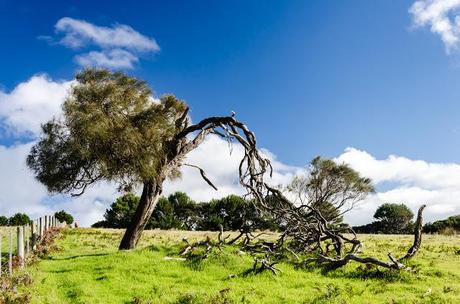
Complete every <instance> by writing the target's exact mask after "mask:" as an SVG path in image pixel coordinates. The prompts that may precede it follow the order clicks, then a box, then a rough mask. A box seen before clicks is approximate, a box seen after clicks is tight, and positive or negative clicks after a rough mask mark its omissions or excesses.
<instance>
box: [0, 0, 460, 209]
mask: <svg viewBox="0 0 460 304" xmlns="http://www.w3.org/2000/svg"><path fill="white" fill-rule="evenodd" d="M415 2H418V3H419V5H421V6H423V5H425V6H423V7H422V13H427V16H428V20H425V19H423V18H422V17H423V16H424V15H423V14H420V16H422V17H421V18H422V19H423V20H422V19H420V20H422V21H420V22H419V23H418V24H417V22H416V21H414V20H415V19H416V17H417V16H416V15H415V14H414V13H411V12H409V10H410V9H411V7H413V6H414V3H415ZM434 2H435V3H436V2H437V3H438V4H439V5H440V6H441V7H443V5H444V7H445V3H446V1H445V0H436V1H434ZM453 2H455V1H453ZM430 3H432V2H430V1H424V0H422V1H415V0H410V1H402V0H401V1H386V0H385V1H383V0H375V1H368V0H356V1H327V0H319V1H231V2H230V1H136V2H132V3H126V2H123V3H122V2H120V3H117V2H116V1H40V2H36V1H9V0H0V28H2V29H3V30H2V31H1V32H0V42H1V48H0V67H1V68H0V93H1V92H3V94H5V96H6V95H11V94H12V92H13V91H14V90H15V88H17V86H18V85H20V84H21V83H25V82H27V81H28V80H30V79H31V77H33V76H34V75H39V74H46V75H48V76H47V77H48V79H49V80H50V81H55V82H59V81H68V80H71V79H72V77H73V75H74V74H75V72H76V71H77V70H79V69H80V68H81V66H80V65H79V64H78V63H77V61H78V59H77V58H78V56H82V54H87V53H89V52H91V51H96V52H99V51H101V50H107V48H105V47H101V46H100V45H97V43H85V44H83V45H82V46H81V47H80V48H79V49H73V48H70V47H69V45H67V46H66V45H65V44H63V43H62V40H60V39H62V38H63V36H65V35H66V32H65V31H59V30H56V28H57V26H56V25H57V23H58V21H59V20H61V19H62V18H64V17H68V18H71V20H78V21H84V22H87V23H88V24H92V25H94V26H104V27H108V28H116V27H119V26H120V25H127V26H129V27H131V28H132V29H133V31H135V32H137V33H139V34H141V35H142V36H143V37H147V38H148V39H151V41H153V40H154V41H155V42H156V43H157V45H158V46H159V50H156V49H155V50H154V49H153V48H152V49H150V50H148V51H145V50H144V51H139V50H135V51H133V54H134V56H136V58H137V59H136V60H138V61H134V63H133V64H132V66H131V67H129V68H124V70H125V71H127V72H128V73H130V74H133V75H136V76H138V77H140V78H143V79H146V80H147V81H148V82H149V84H150V85H151V86H152V87H153V89H154V90H155V92H156V93H157V94H159V95H161V94H163V93H174V94H176V95H177V96H178V97H180V98H182V99H185V100H186V101H187V102H188V103H189V104H190V106H191V111H192V112H191V113H192V118H193V119H194V120H198V119H200V118H202V117H205V116H209V115H225V114H229V113H230V111H235V112H236V113H237V116H238V117H239V119H241V120H242V121H244V122H246V123H247V124H248V125H249V126H250V128H251V129H252V130H254V131H255V132H256V135H257V137H258V139H259V143H260V145H261V146H262V147H264V148H266V149H268V150H269V151H270V152H271V153H273V154H274V155H276V157H277V159H278V160H280V161H281V162H282V163H283V164H289V166H292V167H299V166H303V165H305V164H306V163H307V162H308V161H309V160H310V159H312V158H313V157H314V156H316V155H322V156H325V157H330V158H333V157H339V158H340V157H342V158H343V159H346V156H347V155H349V154H346V153H347V152H344V151H345V149H346V148H348V147H353V148H354V150H352V151H360V152H363V153H364V152H365V153H367V154H368V155H369V156H371V157H373V158H374V159H375V160H381V161H388V162H391V159H390V158H389V155H392V154H394V155H398V156H401V157H404V159H407V160H410V161H413V162H416V160H422V161H423V162H425V163H426V164H428V165H430V164H446V165H449V164H450V165H456V163H459V162H460V120H459V117H460V102H459V100H460V85H458V83H459V80H460V62H459V60H458V59H459V56H458V51H457V50H456V47H457V45H456V44H457V42H456V40H455V39H454V38H456V37H449V36H448V34H449V32H448V31H447V32H446V31H445V29H441V30H439V29H433V28H434V27H435V25H436V22H438V21H439V20H440V18H441V21H443V19H442V17H445V18H446V17H447V18H453V17H454V16H455V15H456V13H457V11H458V8H459V7H460V4H458V3H457V4H455V5H454V6H453V7H449V6H447V7H446V8H445V11H444V15H442V14H441V15H439V14H438V13H439V11H438V12H436V9H438V8H437V7H434V8H432V7H427V5H428V4H430ZM430 10H431V11H433V10H434V11H435V14H434V15H433V14H431V15H430V14H429V13H430V12H431V11H430ZM442 12H443V11H442V10H441V13H442ZM436 14H437V15H436ZM432 15H433V16H434V17H433V18H431V17H429V16H432ZM440 16H441V17H440ZM429 18H431V19H429ZM449 20H450V19H449ZM430 22H431V23H430ZM451 32H452V33H454V35H457V34H458V32H456V31H455V30H452V31H451ZM449 39H450V40H449ZM86 42H87V41H86ZM126 49H127V50H129V49H128V48H126ZM129 51H130V52H131V50H129ZM1 102H2V101H1V95H0V105H1ZM0 111H1V107H0ZM0 119H3V125H1V124H0V130H3V131H0V146H3V147H4V148H5V149H12V147H15V146H17V145H18V143H19V144H27V143H30V142H31V141H33V140H34V136H33V135H32V136H31V135H30V134H29V135H25V134H24V132H22V133H21V132H19V133H15V132H13V133H12V132H9V131H7V129H8V127H10V128H11V125H9V126H5V123H4V122H5V120H7V119H8V116H7V114H4V113H3V114H2V113H0ZM0 121H1V120H0ZM349 152H350V151H349ZM344 155H345V156H344ZM0 159H1V156H0ZM409 167H411V166H409ZM372 174H373V173H370V175H372ZM398 174H399V173H398ZM398 174H396V175H397V176H400V175H401V174H399V175H398ZM434 175H436V174H434ZM398 178H399V179H398V180H397V183H399V184H401V183H403V186H404V187H406V188H407V187H412V186H414V185H415V186H420V185H419V184H417V183H416V182H414V180H418V179H417V177H412V180H411V181H410V182H409V183H407V178H406V179H404V178H400V177H398ZM377 179H378V178H377ZM384 182H390V183H392V182H394V181H393V180H389V181H388V180H385V181H384ZM404 182H406V183H405V184H404ZM382 183H383V181H382ZM382 187H383V186H382ZM424 189H425V188H424ZM433 189H434V188H433V187H431V186H429V187H426V189H425V190H427V191H432V190H433ZM385 190H387V189H385ZM435 190H438V189H437V188H435ZM459 191H460V187H459ZM450 195H451V196H450V197H453V196H452V193H451V194H450ZM40 200H41V201H47V202H48V199H47V198H46V199H45V198H43V197H42V198H40ZM448 200H449V201H450V202H451V204H453V205H458V203H457V202H452V199H448ZM0 203H1V197H0ZM414 206H415V203H414ZM454 210H459V209H457V207H455V208H454ZM0 211H1V208H0ZM452 212H454V211H452V210H451V211H446V212H444V213H442V214H443V215H445V214H449V213H452Z"/></svg>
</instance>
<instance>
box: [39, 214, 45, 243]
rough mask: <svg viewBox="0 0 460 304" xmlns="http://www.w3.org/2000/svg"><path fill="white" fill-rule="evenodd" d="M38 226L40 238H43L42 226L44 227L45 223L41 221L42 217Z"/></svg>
mask: <svg viewBox="0 0 460 304" xmlns="http://www.w3.org/2000/svg"><path fill="white" fill-rule="evenodd" d="M38 221H39V224H40V230H39V231H40V238H41V237H43V229H44V226H45V223H44V221H43V216H41V217H40V218H39V219H38Z"/></svg>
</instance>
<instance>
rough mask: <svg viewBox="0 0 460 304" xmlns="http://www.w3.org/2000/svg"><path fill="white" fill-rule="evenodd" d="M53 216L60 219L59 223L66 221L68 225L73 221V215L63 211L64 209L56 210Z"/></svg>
mask: <svg viewBox="0 0 460 304" xmlns="http://www.w3.org/2000/svg"><path fill="white" fill-rule="evenodd" d="M54 217H55V218H56V219H57V220H58V221H60V222H61V223H67V225H70V224H72V223H73V221H74V219H73V216H72V215H70V214H69V213H67V212H65V211H64V210H61V211H59V212H56V213H55V214H54Z"/></svg>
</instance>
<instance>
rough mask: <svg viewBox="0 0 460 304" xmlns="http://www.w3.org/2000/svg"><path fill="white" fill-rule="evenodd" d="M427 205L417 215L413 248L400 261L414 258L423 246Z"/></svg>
mask: <svg viewBox="0 0 460 304" xmlns="http://www.w3.org/2000/svg"><path fill="white" fill-rule="evenodd" d="M425 207H426V205H423V206H421V207H420V209H418V213H417V220H416V221H415V228H414V230H415V231H414V244H413V245H412V247H411V248H409V250H408V251H407V253H406V255H405V256H403V257H402V258H401V259H399V260H406V259H410V258H411V257H413V256H414V255H415V254H416V253H417V251H418V250H419V248H420V245H421V244H422V228H423V209H425Z"/></svg>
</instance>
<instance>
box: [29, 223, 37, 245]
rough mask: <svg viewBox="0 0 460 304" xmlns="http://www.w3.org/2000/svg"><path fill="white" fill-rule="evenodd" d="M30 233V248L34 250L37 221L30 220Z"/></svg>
mask: <svg viewBox="0 0 460 304" xmlns="http://www.w3.org/2000/svg"><path fill="white" fill-rule="evenodd" d="M30 232H31V235H30V242H31V247H32V250H35V245H36V244H37V221H36V220H35V221H33V222H32V226H31V231H30Z"/></svg>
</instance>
